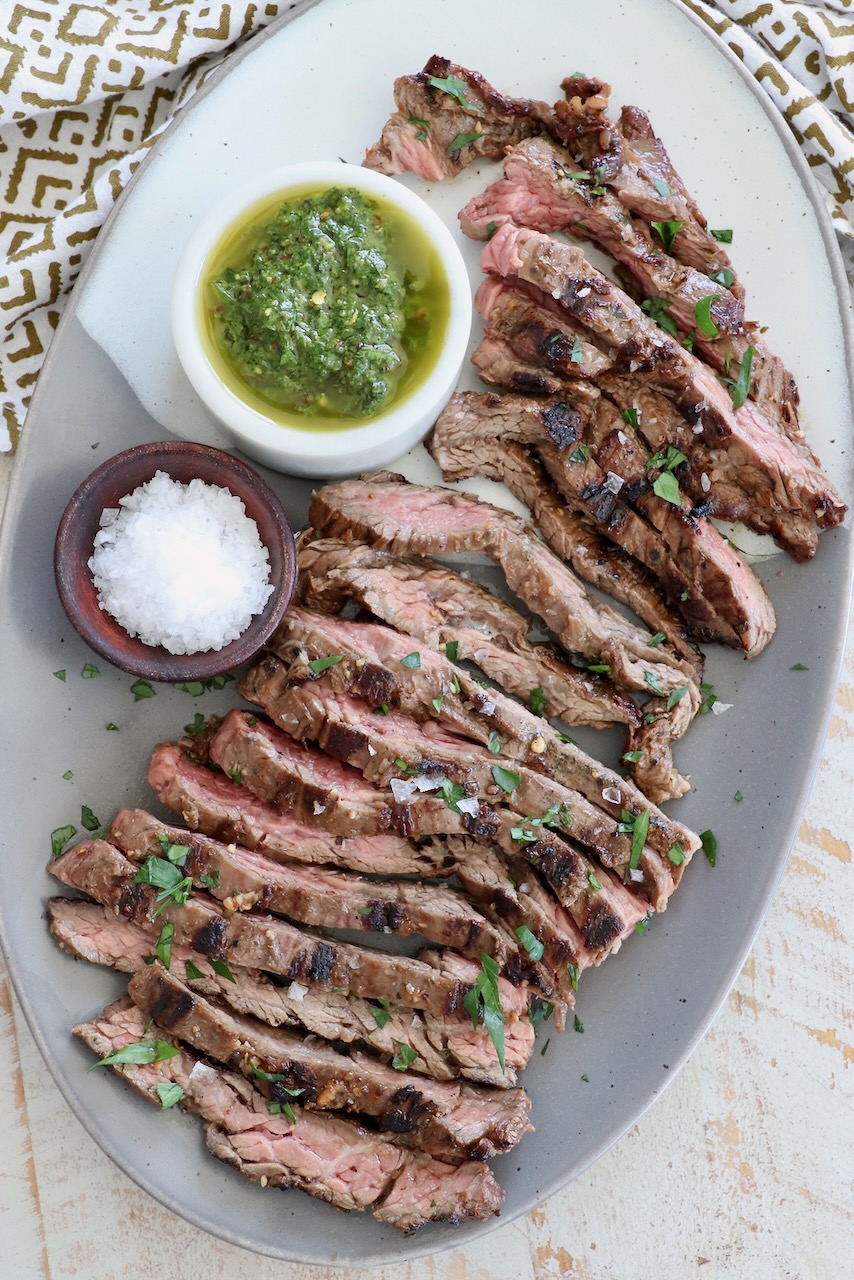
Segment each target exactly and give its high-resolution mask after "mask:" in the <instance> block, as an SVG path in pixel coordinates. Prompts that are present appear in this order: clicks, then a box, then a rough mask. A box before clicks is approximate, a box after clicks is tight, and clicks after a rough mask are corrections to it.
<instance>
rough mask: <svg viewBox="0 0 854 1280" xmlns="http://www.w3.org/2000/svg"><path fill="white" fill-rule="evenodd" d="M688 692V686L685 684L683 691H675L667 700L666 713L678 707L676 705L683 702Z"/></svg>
mask: <svg viewBox="0 0 854 1280" xmlns="http://www.w3.org/2000/svg"><path fill="white" fill-rule="evenodd" d="M687 692H688V686H687V684H683V685H682V687H681V689H674V690H673V692H672V693H671V694H670V696H669V697H668V699H667V706H666V707H665V711H672V710H673V708H674V707H675V706H676V703H677V702H681V701H682V699H683V698H684V697H685V694H686V693H687Z"/></svg>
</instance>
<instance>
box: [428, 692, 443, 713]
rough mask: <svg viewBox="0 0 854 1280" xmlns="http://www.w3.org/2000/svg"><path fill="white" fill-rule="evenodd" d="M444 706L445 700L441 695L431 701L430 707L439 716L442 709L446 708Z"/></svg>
mask: <svg viewBox="0 0 854 1280" xmlns="http://www.w3.org/2000/svg"><path fill="white" fill-rule="evenodd" d="M444 705H445V699H444V698H443V696H442V694H441V693H440V694H439V695H438V696H437V697H435V698H431V699H430V706H431V707H432V708H433V710H434V711H435V712H436V715H437V716H438V715H441V714H442V708H443V707H444Z"/></svg>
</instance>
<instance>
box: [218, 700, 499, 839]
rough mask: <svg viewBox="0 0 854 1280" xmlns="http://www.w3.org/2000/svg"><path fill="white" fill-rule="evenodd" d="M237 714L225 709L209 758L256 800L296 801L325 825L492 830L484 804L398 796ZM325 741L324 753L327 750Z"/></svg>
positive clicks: (423, 831)
mask: <svg viewBox="0 0 854 1280" xmlns="http://www.w3.org/2000/svg"><path fill="white" fill-rule="evenodd" d="M255 719H256V717H254V716H250V715H248V714H247V713H246V712H242V711H230V712H229V713H228V715H227V716H226V717H225V719H224V720H223V722H222V724H221V725H220V726H219V729H218V730H217V732H216V734H215V736H214V737H213V739H212V741H211V759H212V760H213V761H214V763H215V764H218V765H219V767H220V768H221V769H222V770H223V771H224V772H226V773H230V772H232V771H234V772H239V773H240V775H241V778H242V780H243V782H244V783H245V784H246V785H247V786H248V787H249V788H250V790H252V791H254V792H255V794H256V795H257V796H258V797H259V798H260V799H261V800H265V801H268V802H269V803H270V804H273V805H275V806H276V807H278V808H283V809H284V808H286V807H287V806H293V807H294V808H295V810H296V812H297V815H298V816H299V817H300V818H301V819H302V820H303V821H306V820H309V819H310V818H311V816H312V815H314V818H315V820H316V821H317V822H318V823H320V824H321V825H323V826H325V827H326V828H327V830H330V829H331V830H336V829H337V830H338V831H341V832H343V831H345V830H346V829H347V827H348V824H349V828H350V830H351V831H367V832H368V833H370V834H373V833H376V832H378V831H382V830H384V829H386V828H387V827H389V826H391V825H392V823H394V824H395V825H396V827H397V829H398V830H399V831H400V832H401V833H404V834H407V835H439V834H441V835H447V834H454V835H456V834H460V833H465V832H466V831H469V832H470V834H472V835H477V834H480V835H490V834H491V833H492V831H493V830H494V825H493V824H492V821H491V818H490V814H489V810H488V809H487V808H486V807H485V806H481V813H480V814H479V815H478V817H477V818H475V817H473V816H471V815H465V814H461V813H459V812H454V810H452V809H450V808H449V806H448V805H446V804H445V802H444V800H443V799H440V798H438V797H436V796H434V795H430V794H429V793H427V792H424V793H421V794H413V795H412V796H408V797H407V798H406V799H405V800H401V801H400V802H398V801H396V800H395V798H394V795H393V793H392V791H391V790H388V791H381V790H379V789H378V788H377V787H374V786H372V785H371V784H370V783H368V782H365V781H364V779H363V778H362V777H360V775H359V774H358V773H357V772H356V770H355V769H350V768H348V767H346V766H344V765H342V764H340V763H339V762H338V760H337V759H333V758H332V757H331V756H329V755H323V754H321V752H319V751H314V750H311V749H310V748H308V747H305V746H302V745H301V744H299V743H297V742H295V741H294V739H293V738H290V737H288V736H287V735H285V734H283V733H282V732H281V731H280V730H278V729H276V728H274V727H273V726H272V725H270V724H266V723H264V722H263V721H261V720H257V722H256V723H255V724H250V723H249V722H250V720H255ZM347 733H348V731H347V730H346V728H345V727H343V726H342V729H341V741H340V743H339V744H338V745H339V746H340V747H341V748H342V750H340V751H338V752H337V753H336V754H337V755H341V754H342V753H343V747H344V744H345V742H346V738H347ZM330 742H332V745H334V740H327V748H326V749H327V751H329V750H330V749H331V747H330Z"/></svg>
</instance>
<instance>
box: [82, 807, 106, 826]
mask: <svg viewBox="0 0 854 1280" xmlns="http://www.w3.org/2000/svg"><path fill="white" fill-rule="evenodd" d="M80 821H81V822H82V824H83V826H84V827H85V828H86V830H87V831H97V830H98V828H99V827H100V825H101V820H100V818H96V817H95V815H94V813H93V812H92V810H91V809H90V808H89V806H88V804H83V805H81V806H80Z"/></svg>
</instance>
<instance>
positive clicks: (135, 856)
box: [110, 809, 516, 965]
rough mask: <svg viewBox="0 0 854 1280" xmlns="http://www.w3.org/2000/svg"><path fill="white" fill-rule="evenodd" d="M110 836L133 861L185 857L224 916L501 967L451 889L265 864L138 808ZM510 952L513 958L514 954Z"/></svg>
mask: <svg viewBox="0 0 854 1280" xmlns="http://www.w3.org/2000/svg"><path fill="white" fill-rule="evenodd" d="M110 836H111V838H112V839H113V840H114V841H115V843H116V844H117V845H118V846H119V848H120V849H121V850H122V851H123V852H124V853H126V854H127V855H128V857H129V858H131V859H132V860H133V861H135V862H141V861H143V860H144V859H146V858H148V857H151V856H154V857H158V856H160V855H162V852H163V844H162V841H164V840H165V841H166V842H167V843H168V844H170V845H178V846H183V847H184V848H186V849H187V850H188V853H187V857H186V858H185V860H184V862H183V870H184V874H185V875H188V876H190V877H191V878H192V880H193V883H194V885H196V887H197V888H204V887H208V888H209V889H210V892H211V896H212V897H214V898H216V899H217V901H219V902H221V903H222V904H223V906H224V907H225V909H226V911H255V910H262V911H272V912H274V913H276V914H277V915H284V916H287V917H288V919H290V920H294V921H297V922H299V923H300V924H308V925H313V926H315V927H320V928H327V929H354V930H362V931H363V932H365V933H383V934H395V935H397V936H398V937H407V936H409V935H411V934H413V933H418V934H421V935H422V936H423V937H424V938H427V939H428V941H430V942H435V943H438V944H439V945H440V946H446V947H457V948H458V949H459V950H460V951H462V952H463V953H464V954H466V955H472V956H474V957H477V956H478V955H479V953H480V952H481V951H485V952H486V953H487V955H490V956H492V957H493V958H494V959H495V960H497V961H498V962H499V963H500V964H502V965H504V964H506V962H507V955H508V946H507V939H506V937H505V936H504V935H503V933H501V932H499V931H498V930H496V929H495V928H494V927H493V926H492V925H490V924H489V923H488V922H487V921H486V920H484V918H483V917H482V916H481V915H479V913H478V912H477V911H475V910H473V908H472V907H471V906H470V904H469V903H468V902H467V901H466V900H465V898H464V897H463V896H462V894H460V893H459V892H458V891H457V890H455V889H448V888H445V887H440V886H438V885H434V884H418V883H416V884H413V883H411V882H409V881H400V880H398V881H387V880H386V881H376V880H368V879H366V878H365V877H364V876H358V875H352V874H349V873H348V872H346V871H333V870H328V869H325V868H319V867H310V868H309V867H302V866H299V865H298V864H295V863H294V864H290V865H288V864H284V863H275V862H270V861H269V860H268V859H266V858H264V857H263V856H262V855H260V854H259V853H252V852H250V851H248V850H246V849H241V848H239V847H238V846H237V845H233V844H232V845H224V844H221V843H220V842H219V841H217V840H213V839H211V838H210V837H209V836H204V835H200V834H198V833H197V832H189V831H186V830H184V829H182V828H180V827H170V826H167V825H165V824H164V823H162V822H160V821H159V819H157V818H155V817H152V815H151V814H148V813H145V812H144V811H143V810H141V809H122V810H120V812H119V813H118V815H117V816H116V817H115V818H114V819H113V822H112V823H111V826H110ZM510 950H511V951H512V952H514V953H515V951H516V948H515V947H511V948H510Z"/></svg>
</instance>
